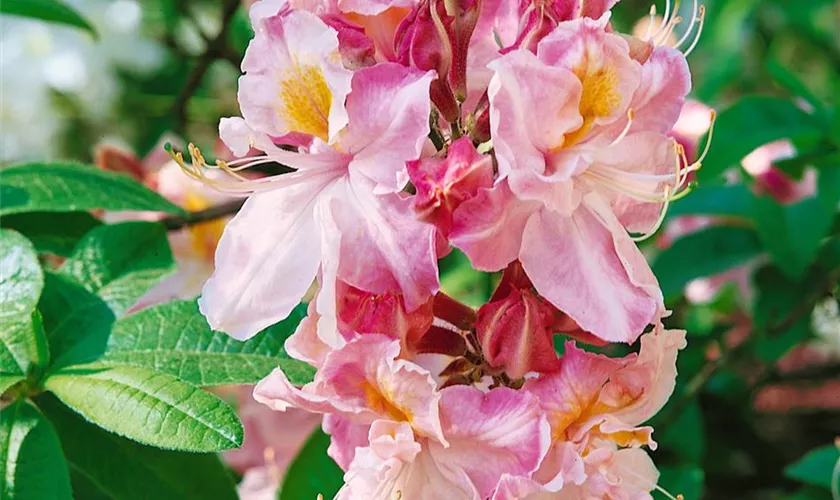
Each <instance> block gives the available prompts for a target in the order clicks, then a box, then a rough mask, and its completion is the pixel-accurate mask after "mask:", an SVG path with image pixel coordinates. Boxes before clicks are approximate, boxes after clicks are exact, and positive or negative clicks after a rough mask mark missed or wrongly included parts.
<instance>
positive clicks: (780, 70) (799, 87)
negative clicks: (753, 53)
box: [767, 59, 825, 114]
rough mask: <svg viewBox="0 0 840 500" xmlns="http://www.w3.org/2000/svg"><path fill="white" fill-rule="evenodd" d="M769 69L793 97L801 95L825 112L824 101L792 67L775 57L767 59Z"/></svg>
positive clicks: (772, 75) (821, 112)
mask: <svg viewBox="0 0 840 500" xmlns="http://www.w3.org/2000/svg"><path fill="white" fill-rule="evenodd" d="M767 71H768V72H769V73H770V76H771V77H773V79H774V80H776V82H778V83H779V85H781V86H782V87H784V88H785V89H786V90H787V91H788V92H790V94H791V96H792V97H801V98H803V99H805V100H806V101H808V104H810V105H811V106H813V107H814V109H815V110H818V111H819V113H820V114H823V113H824V112H825V106H824V105H823V103H822V101H820V99H819V98H818V97H817V96H816V94H814V93H813V92H812V91H811V89H809V88H808V86H807V85H805V83H804V82H803V81H802V80H801V79H800V78H799V77H798V76H796V74H794V73H793V71H791V70H790V69H788V68H786V67H784V66H783V65H782V64H781V63H780V62H778V61H777V60H775V59H767Z"/></svg>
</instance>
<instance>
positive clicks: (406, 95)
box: [339, 63, 434, 193]
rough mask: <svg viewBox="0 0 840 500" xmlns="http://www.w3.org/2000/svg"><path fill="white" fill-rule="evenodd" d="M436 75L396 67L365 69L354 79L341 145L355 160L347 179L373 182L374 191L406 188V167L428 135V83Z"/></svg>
mask: <svg viewBox="0 0 840 500" xmlns="http://www.w3.org/2000/svg"><path fill="white" fill-rule="evenodd" d="M433 78H434V72H432V71H429V72H422V71H419V70H417V69H414V68H409V67H406V66H402V65H400V64H396V63H382V64H377V65H376V66H371V67H368V68H363V69H361V70H359V71H357V72H356V73H355V74H354V75H353V82H352V91H351V92H350V95H348V96H347V113H348V115H349V117H350V124H349V125H348V127H347V130H346V132H345V133H343V134H342V136H341V138H340V140H339V147H340V148H341V150H342V151H345V152H347V153H348V154H352V155H353V161H352V162H351V163H350V175H351V177H352V176H354V175H358V174H361V175H363V176H365V177H367V178H369V179H371V180H373V181H374V182H375V183H376V191H377V192H394V193H395V192H398V191H400V190H402V188H403V187H405V184H406V182H407V181H408V173H407V171H406V166H405V163H406V162H407V161H409V160H416V159H417V158H419V157H420V151H421V150H422V148H423V144H424V143H425V141H426V136H428V134H429V112H430V110H431V104H430V101H429V84H430V83H431V81H432V79H433Z"/></svg>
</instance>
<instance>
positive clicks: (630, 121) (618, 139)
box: [607, 108, 636, 148]
mask: <svg viewBox="0 0 840 500" xmlns="http://www.w3.org/2000/svg"><path fill="white" fill-rule="evenodd" d="M635 117H636V112H635V111H633V108H630V109H628V110H627V125H625V126H624V130H622V131H621V133H620V134H618V137H616V138H615V139H614V140H613V141H612V142H611V143H610V145H609V146H607V147H608V148H611V147H613V146H615V145H616V144H618V143H619V142H621V140H622V139H624V138H625V137H626V136H627V133H628V132H630V127H631V126H633V118H635Z"/></svg>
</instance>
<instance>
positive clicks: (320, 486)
mask: <svg viewBox="0 0 840 500" xmlns="http://www.w3.org/2000/svg"><path fill="white" fill-rule="evenodd" d="M329 445H330V437H329V436H328V435H326V434H324V431H322V430H321V429H316V430H315V432H313V433H312V436H311V437H310V438H309V439H308V440H307V441H306V443H305V444H304V445H303V448H302V449H301V450H300V453H298V455H297V457H295V459H294V461H293V462H292V464H291V465H290V466H289V470H288V471H286V476H285V479H284V480H283V485H282V486H281V488H280V497H279V498H280V500H299V499H301V498H316V497H317V496H318V495H319V494H321V495H324V498H332V497H334V496H335V494H336V493H338V490H339V489H340V488H341V486H342V485H343V484H344V472H343V471H342V470H341V468H340V467H339V466H338V465H337V464H336V463H335V461H333V459H332V458H330V456H329V455H327V448H328V447H329Z"/></svg>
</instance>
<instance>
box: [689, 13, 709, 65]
mask: <svg viewBox="0 0 840 500" xmlns="http://www.w3.org/2000/svg"><path fill="white" fill-rule="evenodd" d="M699 19H700V21H699V23H698V26H697V34H696V35H694V41H693V42H691V45H690V46H689V47H688V48H687V49H686V51H685V57H688V56H689V54H691V53H692V52H694V47H696V46H697V42H699V41H700V34H701V33H703V23H704V21H705V19H706V6H705V5H701V6H700V13H699Z"/></svg>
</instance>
